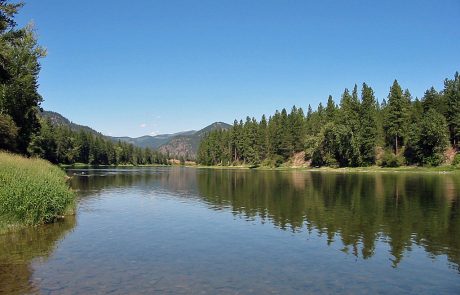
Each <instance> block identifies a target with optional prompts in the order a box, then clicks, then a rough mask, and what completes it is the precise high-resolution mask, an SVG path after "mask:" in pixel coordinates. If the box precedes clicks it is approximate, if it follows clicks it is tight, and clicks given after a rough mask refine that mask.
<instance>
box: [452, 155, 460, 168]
mask: <svg viewBox="0 0 460 295" xmlns="http://www.w3.org/2000/svg"><path fill="white" fill-rule="evenodd" d="M452 165H453V166H456V167H460V154H456V155H455V157H454V160H453V161H452Z"/></svg>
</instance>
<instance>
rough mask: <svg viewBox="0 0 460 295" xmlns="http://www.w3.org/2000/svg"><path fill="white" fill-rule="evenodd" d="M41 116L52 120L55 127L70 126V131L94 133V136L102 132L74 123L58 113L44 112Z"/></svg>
mask: <svg viewBox="0 0 460 295" xmlns="http://www.w3.org/2000/svg"><path fill="white" fill-rule="evenodd" d="M40 115H41V116H42V117H44V118H47V119H49V120H51V123H52V124H53V125H65V126H69V127H70V129H72V131H80V130H84V131H87V132H91V133H94V134H101V133H100V132H97V131H96V130H94V129H92V128H91V127H88V126H84V125H79V124H76V123H73V122H72V121H70V120H69V119H67V118H66V117H64V116H63V115H61V114H59V113H56V112H52V111H43V112H41V113H40Z"/></svg>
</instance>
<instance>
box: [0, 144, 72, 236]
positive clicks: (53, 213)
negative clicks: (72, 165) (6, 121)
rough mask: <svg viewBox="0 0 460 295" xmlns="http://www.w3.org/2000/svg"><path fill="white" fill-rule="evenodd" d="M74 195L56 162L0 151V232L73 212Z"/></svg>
mask: <svg viewBox="0 0 460 295" xmlns="http://www.w3.org/2000/svg"><path fill="white" fill-rule="evenodd" d="M74 209H75V195H74V192H73V191H72V190H71V189H70V188H69V185H68V183H67V176H66V174H65V173H64V171H63V170H61V169H60V168H59V167H58V166H54V165H52V164H51V163H49V162H47V161H45V160H41V159H28V158H24V157H22V156H19V155H14V154H10V153H6V152H1V151H0V232H4V231H9V230H12V229H15V228H19V227H23V226H29V225H38V224H43V223H50V222H53V221H55V220H56V219H58V218H60V217H62V216H64V215H68V214H72V213H74Z"/></svg>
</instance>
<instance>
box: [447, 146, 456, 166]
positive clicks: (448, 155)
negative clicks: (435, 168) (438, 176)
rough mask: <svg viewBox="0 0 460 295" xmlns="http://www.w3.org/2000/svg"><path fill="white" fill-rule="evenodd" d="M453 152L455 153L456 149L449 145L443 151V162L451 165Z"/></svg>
mask: <svg viewBox="0 0 460 295" xmlns="http://www.w3.org/2000/svg"><path fill="white" fill-rule="evenodd" d="M455 154H457V151H456V149H455V148H453V147H449V148H448V149H447V150H446V151H445V152H444V158H445V159H446V160H445V163H446V164H448V165H452V162H453V161H454V158H455Z"/></svg>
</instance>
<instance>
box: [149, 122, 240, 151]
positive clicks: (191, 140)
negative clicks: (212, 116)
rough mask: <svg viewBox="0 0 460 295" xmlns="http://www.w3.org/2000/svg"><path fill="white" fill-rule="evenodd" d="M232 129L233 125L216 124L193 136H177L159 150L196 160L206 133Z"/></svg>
mask: <svg viewBox="0 0 460 295" xmlns="http://www.w3.org/2000/svg"><path fill="white" fill-rule="evenodd" d="M231 127H232V126H231V125H229V124H227V123H224V122H215V123H212V124H211V125H208V126H206V127H205V128H203V129H201V130H198V131H196V132H194V133H192V134H182V135H176V136H174V137H172V138H171V139H170V140H169V141H168V142H167V143H165V144H163V145H161V146H160V147H159V148H158V150H159V151H160V152H163V153H165V154H169V155H171V156H173V157H175V158H179V157H184V158H186V159H195V158H196V154H197V152H198V147H199V146H200V142H201V139H202V138H203V136H204V135H205V134H206V133H209V132H211V131H214V130H227V129H229V128H231Z"/></svg>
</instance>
